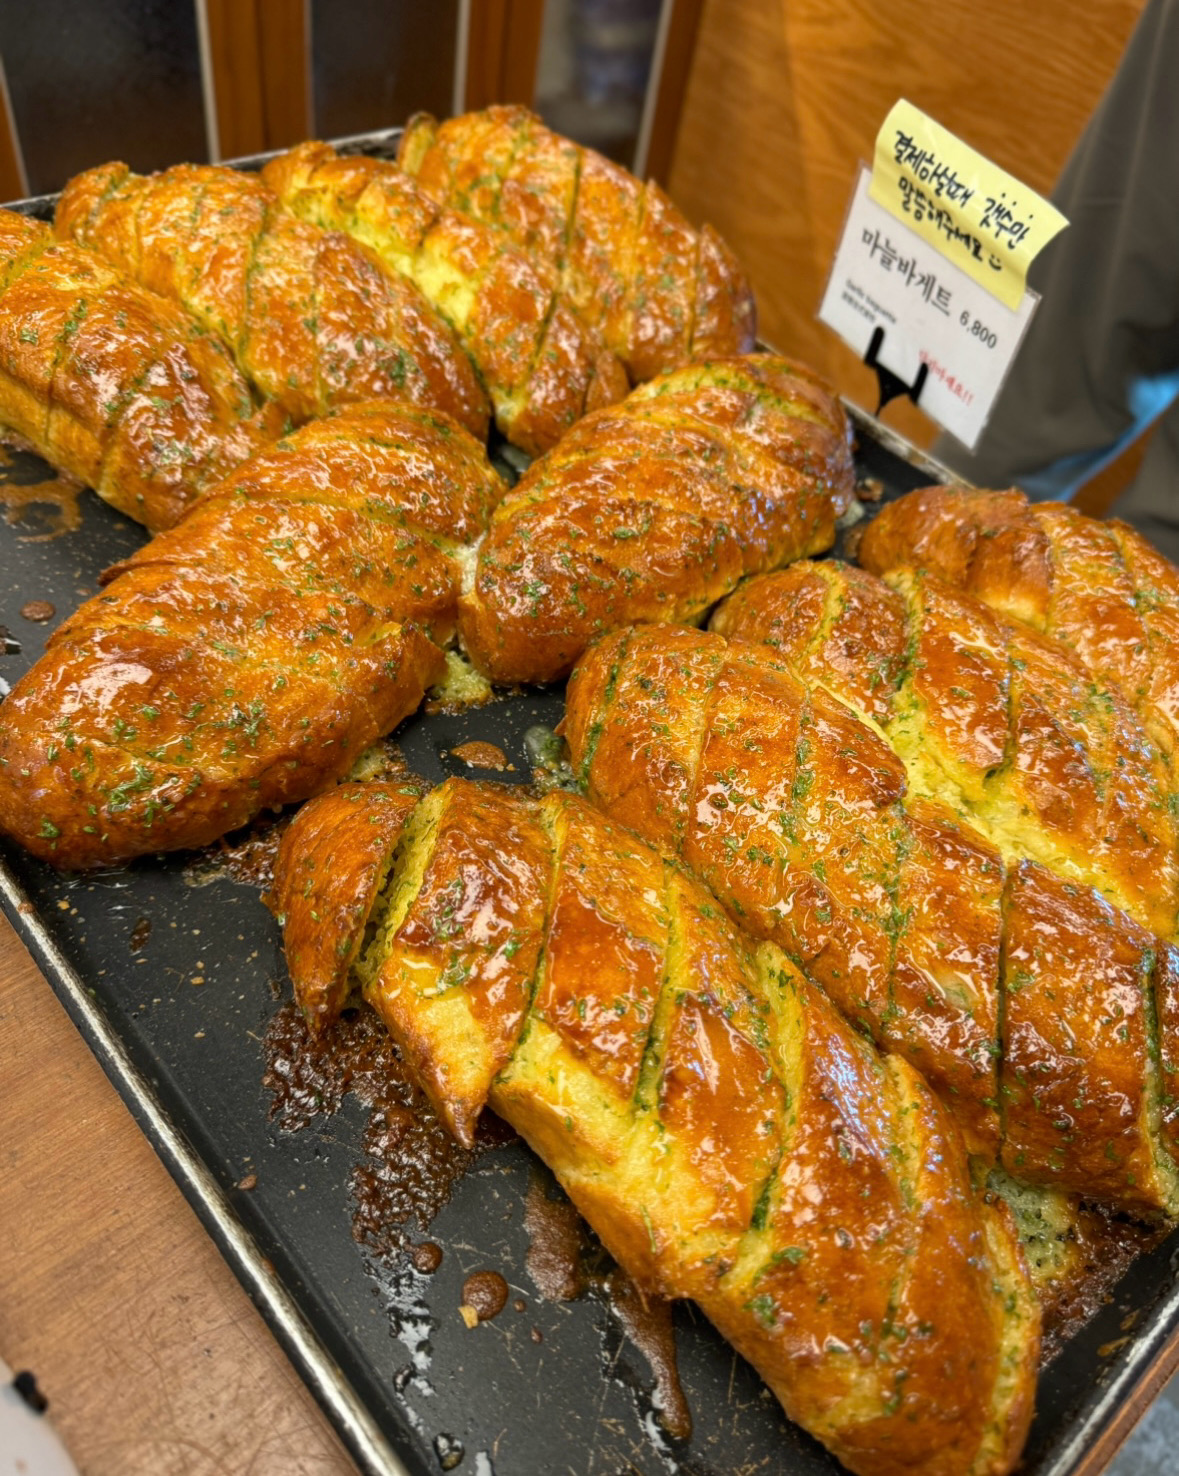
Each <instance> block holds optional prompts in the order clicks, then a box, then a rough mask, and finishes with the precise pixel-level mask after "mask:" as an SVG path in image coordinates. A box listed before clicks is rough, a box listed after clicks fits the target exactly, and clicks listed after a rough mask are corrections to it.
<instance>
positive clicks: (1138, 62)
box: [934, 0, 1179, 561]
mask: <svg viewBox="0 0 1179 1476" xmlns="http://www.w3.org/2000/svg"><path fill="white" fill-rule="evenodd" d="M1052 198H1053V201H1054V202H1055V204H1056V205H1057V206H1058V207H1059V208H1060V210H1062V211H1063V212H1064V214H1065V215H1066V216H1067V217H1068V220H1069V226H1068V229H1067V230H1065V231H1063V232H1062V233H1061V234H1060V235H1059V236H1058V237H1057V238H1056V239H1055V240H1054V241H1053V242H1051V243H1050V244H1049V245H1048V246H1047V247H1045V249H1044V252H1043V253H1042V255H1041V256H1040V257H1039V258H1038V259H1037V260H1036V261H1035V262H1034V263H1033V265H1032V268H1031V272H1030V284H1031V285H1032V286H1033V287H1034V288H1035V289H1036V290H1037V291H1038V292H1040V293H1041V294H1042V297H1043V301H1042V302H1041V303H1040V306H1039V309H1038V310H1037V312H1036V315H1035V317H1034V318H1033V320H1032V323H1031V326H1030V327H1029V329H1028V333H1027V337H1026V339H1025V341H1024V344H1023V347H1022V348H1021V350H1020V353H1019V355H1018V356H1017V358H1016V361H1015V363H1014V365H1013V366H1012V370H1011V374H1010V376H1009V377H1008V380H1007V382H1006V384H1005V385H1004V386H1003V390H1002V392H1001V394H1000V397H999V399H998V401H997V402H996V404H995V407H994V410H993V411H992V414H991V418H990V420H989V422H988V423H987V426H986V428H985V430H984V431H983V434H982V437H981V439H980V441H979V443H978V446H977V448H976V450H975V452H974V454H973V455H972V454H971V453H970V452H969V451H967V450H966V449H965V447H963V446H962V445H961V444H960V443H959V442H957V441H955V440H954V439H953V438H952V437H950V436H943V437H941V438H940V440H939V442H938V444H937V446H936V447H935V448H934V449H935V454H936V455H938V456H939V457H940V458H941V459H942V460H944V461H946V462H947V463H948V464H949V465H950V466H952V467H953V468H954V469H955V470H956V471H958V472H959V473H960V474H961V475H962V476H964V477H967V478H969V479H970V480H971V481H972V482H974V483H976V484H977V485H979V486H984V487H985V486H991V487H1005V486H1010V485H1012V484H1013V483H1014V484H1017V485H1019V486H1021V487H1023V488H1024V490H1025V491H1026V492H1027V493H1028V494H1029V495H1030V496H1033V497H1037V498H1050V497H1054V498H1067V497H1070V496H1071V495H1072V494H1073V493H1074V492H1075V491H1076V489H1077V488H1078V487H1079V486H1080V485H1081V484H1082V483H1083V482H1085V481H1087V480H1088V479H1089V478H1090V477H1091V476H1093V475H1094V474H1095V473H1096V472H1098V471H1100V470H1101V468H1102V466H1104V465H1105V464H1106V463H1107V462H1108V461H1110V460H1112V459H1113V457H1115V456H1116V455H1117V454H1118V453H1119V452H1120V451H1121V450H1122V449H1123V448H1124V447H1125V446H1126V445H1128V444H1129V442H1130V441H1132V440H1134V439H1135V437H1136V436H1138V435H1140V434H1141V433H1142V431H1143V430H1144V429H1145V428H1146V427H1147V426H1148V425H1149V424H1150V423H1151V422H1152V421H1153V420H1155V419H1157V418H1159V417H1160V416H1161V417H1162V419H1161V423H1160V425H1159V427H1158V430H1157V432H1156V434H1155V437H1154V440H1153V442H1152V444H1151V445H1150V447H1149V449H1148V451H1147V454H1146V457H1145V458H1144V460H1143V464H1142V467H1141V469H1140V471H1139V474H1138V477H1137V478H1136V480H1135V482H1134V483H1133V485H1132V486H1131V487H1130V488H1129V489H1128V490H1127V492H1126V493H1125V494H1124V496H1123V497H1122V498H1120V499H1119V501H1118V503H1117V505H1116V507H1115V509H1114V511H1115V513H1116V514H1117V515H1118V516H1120V517H1124V518H1126V519H1127V520H1128V521H1130V522H1132V523H1134V524H1135V526H1137V527H1138V528H1140V529H1141V530H1142V532H1144V533H1145V534H1146V536H1147V537H1148V538H1150V539H1151V541H1152V542H1154V543H1155V544H1156V545H1157V546H1158V547H1159V548H1160V549H1161V550H1162V551H1163V552H1164V553H1166V554H1167V555H1168V556H1169V557H1170V558H1171V559H1174V560H1176V561H1179V403H1177V400H1179V0H1150V3H1149V4H1148V5H1147V7H1146V9H1145V10H1144V11H1143V13H1142V16H1141V17H1140V19H1139V22H1138V25H1137V27H1136V29H1135V31H1134V34H1133V36H1132V37H1131V40H1130V44H1129V46H1128V47H1127V49H1126V54H1125V56H1124V57H1123V58H1122V62H1121V64H1120V66H1119V68H1118V71H1117V73H1116V75H1115V77H1114V79H1113V81H1112V82H1111V83H1110V86H1109V89H1108V90H1107V92H1106V94H1105V97H1104V98H1103V99H1102V101H1101V104H1100V105H1099V107H1098V109H1097V111H1096V112H1095V113H1094V114H1093V117H1092V118H1091V119H1090V121H1089V124H1088V126H1087V127H1086V129H1085V132H1084V134H1083V135H1082V137H1081V140H1080V142H1079V144H1078V145H1077V147H1076V150H1075V151H1074V153H1073V156H1072V158H1071V159H1070V160H1069V162H1068V165H1067V166H1066V168H1065V170H1064V173H1063V174H1062V176H1061V178H1060V181H1059V183H1058V185H1057V187H1056V190H1055V191H1054V193H1053V196H1052Z"/></svg>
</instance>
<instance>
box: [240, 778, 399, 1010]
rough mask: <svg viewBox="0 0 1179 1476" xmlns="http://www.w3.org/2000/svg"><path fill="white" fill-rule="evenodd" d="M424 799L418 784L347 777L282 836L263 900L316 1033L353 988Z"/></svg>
mask: <svg viewBox="0 0 1179 1476" xmlns="http://www.w3.org/2000/svg"><path fill="white" fill-rule="evenodd" d="M420 798H421V794H420V791H419V790H418V789H416V788H414V787H413V786H412V785H400V786H399V785H393V784H371V783H370V784H341V785H339V786H337V788H335V789H332V790H329V791H328V793H327V794H321V795H318V796H317V797H316V798H315V799H312V800H309V801H308V802H307V804H305V805H303V806H302V807H301V809H300V810H299V812H298V814H297V815H296V816H295V818H294V820H292V821H291V824H290V825H289V826H288V827H287V830H286V832H285V834H284V835H283V838H282V842H281V844H280V845H279V848H278V854H277V856H276V857H275V862H274V880H273V881H272V883H271V886H270V890H269V891H268V892H267V893H265V894H264V895H263V898H262V900H263V901H264V902H265V903H266V905H267V907H269V908H270V910H271V912H273V913H274V914H275V916H276V917H277V918H278V922H279V925H280V926H281V928H282V930H283V931H282V942H283V949H284V950H285V952H286V956H287V959H288V967H289V969H290V974H291V979H292V980H293V981H294V984H295V999H296V1001H297V1003H298V1005H299V1008H300V1009H301V1010H302V1011H303V1015H304V1018H305V1019H306V1021H307V1024H308V1026H309V1027H310V1029H311V1031H312V1033H313V1034H315V1035H318V1034H321V1033H322V1032H323V1031H324V1030H325V1029H326V1028H327V1027H328V1026H329V1025H330V1024H331V1022H332V1021H333V1020H334V1019H335V1018H336V1016H337V1015H338V1014H339V1013H340V1011H341V1010H342V1009H343V1007H344V1005H345V1004H346V1003H347V1002H348V997H349V995H350V994H351V993H352V990H353V980H352V967H353V965H354V963H355V962H356V956H357V954H358V953H359V951H360V946H361V944H362V943H363V941H364V930H365V927H366V926H367V924H368V920H369V917H370V915H371V913H372V910H373V904H374V903H375V902H376V900H377V895H378V893H379V891H380V889H381V886H382V884H383V882H384V879H385V876H386V874H387V872H388V870H389V864H390V862H391V861H392V859H393V851H394V849H395V847H396V845H397V842H398V840H399V839H400V837H401V833H402V831H403V830H404V829H405V822H406V821H407V820H408V819H409V817H410V814H411V813H412V811H413V808H414V806H415V805H416V804H417V802H418V800H419V799H420Z"/></svg>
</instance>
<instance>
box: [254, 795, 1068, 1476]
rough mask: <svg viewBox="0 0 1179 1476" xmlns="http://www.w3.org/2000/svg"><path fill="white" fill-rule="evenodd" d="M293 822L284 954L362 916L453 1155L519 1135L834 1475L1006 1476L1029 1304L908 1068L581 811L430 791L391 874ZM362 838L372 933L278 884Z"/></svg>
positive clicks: (1033, 1334)
mask: <svg viewBox="0 0 1179 1476" xmlns="http://www.w3.org/2000/svg"><path fill="white" fill-rule="evenodd" d="M311 811H314V812H315V813H314V814H309V813H308V812H311ZM305 817H306V818H305ZM300 823H301V828H300V829H299V830H298V831H296V829H295V828H294V827H292V829H291V832H290V833H288V835H287V836H286V837H285V838H284V841H283V850H284V851H285V852H289V854H288V855H286V856H285V857H284V858H283V859H282V861H281V876H282V878H283V881H282V883H281V885H280V886H279V887H277V888H276V895H275V896H274V897H273V898H272V906H275V907H276V908H277V909H278V910H279V911H280V912H281V913H282V914H283V915H284V918H285V926H286V935H287V936H288V938H289V937H291V936H292V934H294V935H296V936H304V937H305V936H306V935H307V933H308V931H309V928H310V925H311V922H312V921H313V919H312V917H311V912H312V911H313V912H314V913H316V914H318V916H319V918H321V919H322V918H325V917H326V918H330V919H331V924H330V926H331V927H332V928H333V929H334V928H338V929H339V931H338V932H333V941H334V943H335V944H336V947H337V948H338V951H339V952H340V953H341V955H343V954H345V953H348V952H350V951H351V950H352V949H353V948H354V947H355V944H356V938H357V935H358V933H359V932H361V931H363V930H364V927H365V923H367V926H368V938H369V941H368V942H367V944H366V945H363V951H362V952H360V953H359V955H358V957H357V963H356V965H355V977H356V978H357V980H358V981H359V982H362V984H363V989H364V993H365V995H366V997H367V998H368V999H369V1000H370V1002H371V1003H372V1004H373V1005H374V1006H375V1008H376V1009H377V1010H378V1012H379V1013H380V1014H381V1016H382V1018H383V1019H384V1020H385V1021H386V1023H387V1025H388V1026H389V1029H390V1031H391V1033H392V1034H393V1036H394V1039H395V1040H396V1041H397V1043H398V1045H399V1046H400V1047H401V1050H402V1052H403V1055H404V1056H405V1059H406V1061H407V1062H408V1064H409V1065H410V1066H411V1068H412V1069H413V1070H414V1072H415V1073H416V1074H417V1076H418V1078H419V1080H420V1081H421V1082H422V1084H423V1086H424V1088H425V1090H426V1091H427V1093H428V1094H429V1095H430V1097H431V1099H432V1100H433V1102H434V1103H435V1105H436V1106H437V1107H438V1109H439V1111H440V1112H441V1113H442V1115H443V1117H444V1119H445V1120H448V1121H449V1122H450V1124H451V1126H452V1128H453V1129H454V1130H455V1131H456V1132H458V1133H459V1135H460V1136H461V1137H463V1138H464V1139H465V1140H467V1141H469V1139H470V1133H471V1131H472V1128H473V1123H474V1119H475V1117H476V1116H477V1114H478V1112H479V1110H480V1109H481V1108H482V1106H483V1105H484V1104H485V1103H486V1104H487V1105H490V1106H491V1107H493V1108H494V1109H495V1111H496V1112H498V1113H499V1114H500V1115H501V1116H502V1117H504V1118H505V1119H506V1120H507V1121H508V1122H510V1123H512V1125H513V1126H515V1127H516V1128H517V1130H518V1131H519V1132H520V1133H521V1134H522V1135H523V1136H524V1137H525V1139H526V1140H527V1141H528V1142H529V1143H530V1144H531V1145H532V1147H533V1148H534V1149H535V1150H536V1151H537V1152H538V1153H539V1154H540V1156H541V1157H542V1158H544V1159H545V1161H546V1162H547V1163H548V1164H549V1165H550V1167H551V1168H552V1169H553V1170H554V1172H555V1173H556V1175H557V1177H558V1178H559V1179H560V1181H561V1183H562V1184H563V1185H564V1187H565V1188H566V1189H567V1191H568V1192H569V1195H570V1197H571V1198H572V1200H573V1202H574V1203H575V1204H576V1205H577V1207H578V1208H579V1209H580V1210H581V1212H582V1213H583V1214H584V1215H585V1217H586V1218H587V1219H588V1220H589V1222H590V1224H591V1225H592V1226H593V1227H594V1229H595V1230H596V1231H597V1232H598V1234H599V1235H600V1236H601V1238H602V1240H603V1242H604V1243H605V1245H606V1247H607V1248H608V1249H609V1251H610V1252H611V1254H612V1255H614V1256H615V1258H616V1259H617V1260H618V1261H619V1262H620V1263H621V1264H622V1265H623V1266H624V1267H625V1268H626V1269H627V1271H628V1272H629V1273H630V1275H631V1276H633V1277H634V1278H635V1279H636V1281H637V1282H638V1284H639V1286H640V1287H642V1288H643V1289H645V1290H646V1291H648V1292H651V1293H656V1294H659V1295H663V1296H672V1297H691V1298H693V1299H694V1300H695V1301H696V1302H697V1303H698V1304H699V1305H700V1306H701V1308H702V1309H703V1310H704V1311H705V1313H706V1314H707V1315H708V1316H709V1318H710V1319H711V1320H712V1321H713V1322H714V1323H715V1324H716V1326H717V1327H718V1328H719V1329H720V1330H721V1332H722V1333H723V1334H724V1335H725V1337H727V1338H728V1339H729V1341H730V1342H731V1343H732V1344H733V1346H734V1347H735V1348H736V1349H737V1351H738V1352H740V1353H741V1354H743V1355H744V1356H745V1357H747V1358H748V1359H749V1360H750V1361H751V1362H752V1363H753V1364H754V1366H755V1367H756V1368H757V1369H758V1371H759V1372H760V1373H761V1374H762V1376H763V1377H764V1378H765V1379H766V1380H767V1382H768V1383H769V1385H770V1387H771V1388H772V1389H773V1391H774V1392H775V1393H776V1394H777V1396H778V1398H779V1399H780V1400H781V1401H782V1404H783V1406H784V1407H785V1409H786V1411H787V1413H788V1414H789V1415H790V1416H791V1418H793V1419H795V1420H796V1421H798V1422H799V1423H800V1424H802V1425H803V1426H804V1427H805V1428H806V1429H808V1430H809V1431H811V1433H812V1434H814V1435H815V1436H816V1437H817V1438H818V1439H820V1440H821V1441H823V1442H824V1444H826V1445H827V1446H828V1447H829V1449H831V1450H832V1451H833V1452H834V1453H835V1454H836V1455H837V1456H838V1457H839V1459H840V1460H841V1461H843V1462H844V1464H845V1465H846V1466H847V1467H848V1468H849V1469H850V1470H851V1471H854V1472H857V1473H860V1476H894V1473H900V1472H902V1471H904V1472H910V1473H929V1476H935V1473H936V1476H964V1473H977V1476H983V1473H986V1476H999V1473H1003V1472H1007V1471H1009V1470H1010V1469H1011V1466H1012V1464H1013V1463H1014V1461H1015V1459H1016V1456H1017V1454H1018V1452H1019V1449H1020V1447H1021V1445H1022V1442H1023V1439H1024V1435H1025V1433H1026V1429H1027V1424H1028V1420H1029V1418H1030V1414H1031V1404H1032V1382H1033V1378H1034V1369H1035V1364H1036V1359H1037V1355H1038V1346H1039V1316H1038V1309H1037V1307H1036V1304H1035V1301H1034V1298H1033V1297H1032V1295H1031V1291H1030V1287H1029V1284H1028V1281H1027V1275H1026V1271H1025V1269H1024V1266H1023V1263H1022V1258H1021V1255H1020V1253H1019V1250H1018V1248H1017V1246H1016V1244H1015V1241H1014V1238H1013V1235H1012V1231H1011V1228H1010V1225H1009V1223H1008V1221H1007V1218H1006V1216H1005V1214H1004V1213H1003V1211H1002V1210H1001V1209H1000V1208H998V1207H996V1206H993V1205H991V1204H989V1203H987V1202H986V1201H985V1200H983V1199H981V1198H979V1197H978V1196H977V1195H976V1194H975V1193H974V1191H973V1189H972V1187H971V1184H970V1179H969V1175H968V1173H967V1168H966V1160H965V1155H964V1153H963V1150H962V1146H961V1141H960V1139H959V1138H958V1135H957V1134H956V1133H955V1131H954V1129H953V1127H952V1125H951V1123H950V1121H949V1119H948V1118H947V1116H946V1115H945V1113H944V1111H943V1109H941V1107H940V1106H939V1104H938V1103H937V1100H936V1099H935V1098H934V1096H933V1095H932V1093H931V1092H930V1091H929V1088H928V1087H927V1086H926V1085H925V1083H924V1082H923V1081H922V1080H921V1078H920V1077H919V1076H918V1075H917V1073H916V1072H914V1071H913V1070H912V1069H911V1068H910V1067H909V1066H908V1065H907V1064H906V1063H905V1062H903V1061H901V1060H899V1059H898V1058H896V1057H882V1056H880V1055H879V1054H878V1053H877V1052H876V1050H875V1049H874V1048H873V1047H872V1046H871V1045H870V1044H869V1043H868V1042H867V1041H866V1040H865V1039H864V1038H863V1037H862V1036H861V1035H860V1034H859V1033H858V1032H856V1031H855V1030H853V1029H852V1028H851V1027H849V1026H848V1025H847V1024H846V1023H845V1022H844V1021H843V1020H842V1019H841V1018H840V1016H839V1015H838V1014H837V1013H836V1011H835V1010H834V1009H833V1008H832V1006H831V1005H830V1003H829V1002H828V1001H827V999H826V998H825V996H824V995H823V994H822V992H821V991H820V990H818V989H817V988H816V987H815V986H814V985H812V984H810V983H808V981H807V980H806V979H805V978H804V976H803V975H802V974H801V973H800V972H799V971H798V970H797V969H796V968H795V967H794V965H793V964H791V962H790V961H789V960H788V959H787V958H786V956H785V955H784V954H783V953H782V952H781V951H780V950H779V949H777V948H775V947H773V946H772V945H770V944H762V945H759V946H756V945H753V944H752V943H751V942H750V941H749V940H748V939H746V938H745V937H743V936H742V935H741V934H740V933H739V932H738V931H737V930H736V929H735V928H733V927H732V926H731V924H729V923H728V922H727V921H726V919H725V918H724V917H723V916H722V915H721V913H720V912H719V910H718V909H717V908H716V906H715V905H714V903H713V901H712V899H711V897H710V896H709V894H708V893H707V892H706V891H705V890H704V889H703V888H702V887H701V886H700V885H699V884H698V883H696V882H694V881H692V880H691V878H689V877H688V876H687V875H686V874H685V873H684V872H683V871H682V870H681V869H680V868H678V867H677V866H675V865H674V864H672V863H670V862H668V861H667V860H665V859H663V858H661V857H660V856H659V855H658V853H656V852H655V851H653V850H652V849H651V848H650V847H648V846H647V845H645V844H644V843H643V842H642V841H640V840H639V839H638V838H637V837H636V836H635V835H634V834H633V833H632V832H630V831H627V830H624V829H623V828H622V827H620V826H618V825H615V824H613V823H612V822H611V821H609V820H608V819H606V818H605V817H604V816H603V815H601V814H600V813H598V812H597V811H595V810H594V809H592V808H591V807H590V806H589V805H587V804H586V803H585V802H584V801H583V800H581V799H579V798H576V797H574V796H570V795H567V794H562V793H554V794H552V795H550V796H548V797H547V798H546V799H544V800H542V801H539V802H538V801H534V800H531V799H529V798H527V797H526V796H523V795H521V794H519V793H518V792H512V791H509V790H506V789H504V788H502V787H499V786H477V785H472V784H470V783H468V782H466V781H462V780H453V779H452V780H448V781H447V782H446V784H444V785H443V786H442V787H441V788H440V789H437V790H435V791H433V792H432V793H431V794H430V795H429V796H427V797H426V799H424V800H422V801H421V803H420V804H419V805H418V807H417V809H416V810H415V812H414V813H413V815H412V816H411V817H410V819H409V821H408V823H407V824H406V826H405V828H404V829H403V830H402V831H401V832H400V839H399V840H398V841H396V842H392V843H390V844H389V845H388V847H387V849H386V851H385V854H384V856H383V857H377V856H376V855H375V854H373V850H372V849H371V848H370V847H369V837H368V834H367V827H366V825H365V821H364V817H363V815H359V814H357V813H356V807H353V806H351V805H349V804H348V803H346V802H343V803H342V802H340V801H339V800H337V798H336V797H335V796H331V797H326V798H324V799H321V800H318V801H314V802H313V803H312V805H309V806H308V807H307V810H305V811H304V813H303V815H301V816H300ZM356 845H359V846H360V847H361V848H362V849H363V851H364V854H365V856H366V857H367V858H368V859H367V861H366V863H365V864H366V865H367V867H368V869H369V874H370V876H371V875H374V874H376V872H377V871H378V870H379V869H380V868H382V867H387V879H386V881H385V883H384V888H383V891H382V892H381V895H380V897H379V899H378V901H377V903H376V905H375V906H374V907H373V908H372V909H371V912H369V913H368V914H367V915H366V917H365V918H364V919H361V918H360V917H359V916H351V915H344V914H342V913H340V912H338V911H333V910H331V909H329V910H328V911H327V912H325V911H323V910H321V907H320V905H319V898H320V893H319V892H318V891H317V887H316V885H315V882H314V881H313V882H312V885H311V886H310V887H307V886H306V885H300V879H301V878H302V877H303V876H305V875H306V876H310V877H312V878H316V877H318V878H323V879H325V881H326V879H327V878H328V874H329V872H330V870H331V866H332V860H331V858H332V857H334V856H339V855H345V856H347V855H349V854H350V852H351V850H352V848H353V847H354V846H356ZM376 849H380V848H376ZM308 863H310V864H308ZM364 890H365V892H366V894H367V893H368V892H369V891H371V884H370V883H367V882H366V883H365V886H364ZM476 917H477V918H478V919H479V925H478V927H476V926H474V920H475V918H476ZM293 956H294V958H295V959H296V960H298V959H299V958H300V957H302V956H303V955H302V954H301V953H300V952H298V951H296V952H295V953H294V954H293ZM294 983H295V987H296V993H297V995H298V996H299V997H300V998H301V999H303V1000H304V1001H305V1002H306V994H305V985H306V986H307V987H309V988H310V991H311V996H312V997H313V998H316V999H318V1000H320V1001H322V993H321V990H320V987H319V984H318V982H317V979H316V976H315V974H314V972H312V973H311V974H310V975H308V976H307V977H306V979H305V976H304V974H303V971H302V969H301V968H300V967H299V965H298V963H297V962H296V964H295V966H294ZM316 1008H317V1009H318V1005H317V1006H316Z"/></svg>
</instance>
